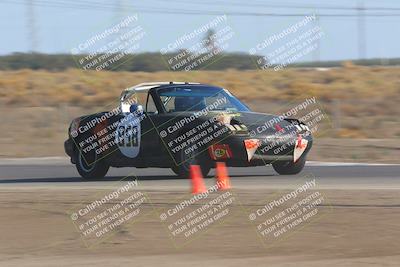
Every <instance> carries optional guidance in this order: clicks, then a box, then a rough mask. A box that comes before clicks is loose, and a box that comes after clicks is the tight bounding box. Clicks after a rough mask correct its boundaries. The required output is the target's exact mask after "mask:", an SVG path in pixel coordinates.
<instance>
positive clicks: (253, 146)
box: [244, 139, 261, 162]
mask: <svg viewBox="0 0 400 267" xmlns="http://www.w3.org/2000/svg"><path fill="white" fill-rule="evenodd" d="M260 145H261V141H260V140H258V139H247V140H244V146H245V148H246V151H247V160H248V161H249V162H250V160H251V159H252V158H253V156H254V154H255V153H256V151H257V148H258V147H259V146H260Z"/></svg>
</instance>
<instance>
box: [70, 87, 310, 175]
mask: <svg viewBox="0 0 400 267" xmlns="http://www.w3.org/2000/svg"><path fill="white" fill-rule="evenodd" d="M68 136H69V138H68V139H67V140H66V141H65V143H64V148H65V152H66V153H67V154H68V155H69V157H70V158H71V162H72V163H73V164H75V165H76V168H77V170H78V172H79V174H80V175H81V176H82V177H83V178H86V179H98V178H103V177H104V176H105V175H106V174H107V171H108V170H109V168H110V167H136V168H148V167H158V168H170V169H172V171H173V172H174V173H176V174H177V175H178V176H180V177H188V176H189V174H190V166H191V165H200V167H201V171H202V173H203V175H204V176H207V175H208V173H209V171H210V169H211V168H214V167H215V164H216V162H219V161H223V162H225V164H226V165H227V166H233V167H252V166H263V165H266V164H272V166H273V168H274V169H275V171H276V172H277V173H279V174H285V175H288V174H297V173H299V172H300V171H302V169H303V167H304V165H305V162H306V156H307V153H308V152H309V151H310V149H311V146H312V142H313V140H312V135H311V132H310V129H309V128H308V126H307V125H306V124H305V123H303V122H301V121H299V120H297V119H295V118H287V117H285V116H282V115H281V116H278V115H271V114H264V113H257V112H252V111H251V110H250V108H249V107H247V106H246V105H245V104H244V103H242V102H241V101H240V100H239V99H238V98H236V97H235V96H234V95H233V94H232V93H231V92H229V91H228V90H227V89H225V88H221V87H217V86H212V85H206V84H199V83H188V82H154V83H142V84H139V85H136V86H133V87H130V88H127V89H125V90H123V92H122V94H121V97H120V99H119V103H118V105H116V107H115V108H114V109H111V110H109V111H104V112H100V113H96V114H91V115H88V116H82V117H79V118H76V119H74V120H73V121H72V122H71V124H70V127H69V129H68Z"/></svg>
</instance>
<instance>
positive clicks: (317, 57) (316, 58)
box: [313, 14, 321, 62]
mask: <svg viewBox="0 0 400 267" xmlns="http://www.w3.org/2000/svg"><path fill="white" fill-rule="evenodd" d="M315 25H316V27H319V28H320V29H321V23H320V20H319V16H318V15H317V14H316V19H315ZM316 42H317V48H316V49H315V50H314V53H313V54H314V56H313V57H314V61H315V62H319V61H320V57H321V52H320V49H321V39H320V38H318V39H317V41H316Z"/></svg>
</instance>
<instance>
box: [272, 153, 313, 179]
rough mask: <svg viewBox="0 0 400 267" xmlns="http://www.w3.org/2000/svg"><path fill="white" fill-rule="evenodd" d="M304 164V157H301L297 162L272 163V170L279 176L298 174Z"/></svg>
mask: <svg viewBox="0 0 400 267" xmlns="http://www.w3.org/2000/svg"><path fill="white" fill-rule="evenodd" d="M305 164H306V157H301V158H300V159H299V160H298V161H296V162H292V161H276V162H274V163H272V167H273V168H274V170H275V171H276V172H277V173H279V174H281V175H293V174H298V173H300V172H301V171H302V170H303V168H304V165H305Z"/></svg>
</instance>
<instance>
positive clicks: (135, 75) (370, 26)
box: [0, 0, 400, 163]
mask: <svg viewBox="0 0 400 267" xmlns="http://www.w3.org/2000/svg"><path fill="white" fill-rule="evenodd" d="M398 26H400V3H399V2H398V1H394V0H392V1H389V0H384V1H379V2H377V1H366V0H365V1H361V0H360V1H352V0H338V1H335V3H334V4H333V3H324V2H323V1H305V0H298V1H284V2H282V1H278V0H275V1H273V0H270V1H261V0H260V1H256V0H255V1H250V2H249V1H245V0H230V1H228V0H215V1H208V0H203V1H201V0H192V1H189V0H168V1H167V0H146V1H126V0H109V1H106V0H81V1H78V0H3V1H1V2H0V27H1V31H2V35H3V38H2V42H1V45H0V103H1V105H0V114H1V124H0V131H1V135H0V147H1V149H0V157H37V156H63V155H64V151H63V141H64V140H65V139H66V138H67V129H68V125H69V123H70V121H71V120H72V119H73V118H75V117H77V116H81V115H84V114H89V113H93V112H98V111H104V110H110V109H111V108H114V107H116V106H117V105H118V98H119V95H120V92H121V90H122V89H124V88H126V87H129V86H133V85H135V84H138V83H142V82H152V81H191V82H201V83H209V84H215V85H218V86H222V87H225V88H227V89H229V90H230V91H231V92H232V93H234V94H235V95H236V96H238V97H239V98H240V99H241V100H243V101H244V102H245V103H246V104H248V105H249V106H250V107H251V108H252V109H253V110H255V111H260V112H267V113H274V114H280V113H281V112H284V111H285V110H287V109H288V108H290V107H292V106H293V105H295V103H299V102H302V101H304V100H305V99H306V98H310V97H316V99H317V101H318V104H319V105H320V108H321V110H323V112H324V114H326V116H325V118H324V121H323V122H321V123H324V124H326V125H327V126H329V127H324V129H328V130H324V131H317V132H316V133H315V135H316V142H315V146H314V149H313V150H312V152H311V154H310V158H309V159H310V160H319V161H345V162H384V163H396V162H398V161H399V158H400V157H399V156H400V145H399V142H398V141H399V137H400V123H399V122H400V119H399V115H400V107H399V104H398V103H399V100H400V75H399V73H400V67H399V64H400V52H399V50H398V45H399V42H400V36H399V34H398ZM316 32H318V33H321V34H320V35H316V34H315V33H316ZM272 37H273V38H272ZM271 38H272V39H271ZM301 44H302V45H301ZM106 62H108V63H107V64H106ZM277 66H281V67H282V68H279V69H276V68H275V67H277Z"/></svg>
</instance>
